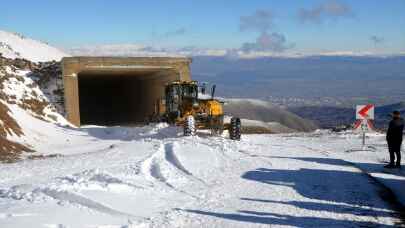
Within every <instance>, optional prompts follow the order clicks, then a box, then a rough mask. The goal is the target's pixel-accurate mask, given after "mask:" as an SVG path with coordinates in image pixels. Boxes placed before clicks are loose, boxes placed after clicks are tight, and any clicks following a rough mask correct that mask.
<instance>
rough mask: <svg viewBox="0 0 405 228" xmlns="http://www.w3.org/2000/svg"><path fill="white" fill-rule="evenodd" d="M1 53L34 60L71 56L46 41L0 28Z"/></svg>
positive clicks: (42, 60) (12, 57)
mask: <svg viewBox="0 0 405 228" xmlns="http://www.w3.org/2000/svg"><path fill="white" fill-rule="evenodd" d="M0 53H1V54H2V55H3V56H4V57H6V58H11V59H15V58H24V59H28V60H31V61H33V62H47V61H53V60H55V61H60V60H61V59H62V58H63V57H66V56H69V55H67V54H66V53H63V52H62V51H60V50H58V49H57V48H54V47H51V46H49V45H48V44H46V43H42V42H40V41H37V40H33V39H30V38H26V37H24V36H22V35H20V34H17V33H10V32H6V31H2V30H0Z"/></svg>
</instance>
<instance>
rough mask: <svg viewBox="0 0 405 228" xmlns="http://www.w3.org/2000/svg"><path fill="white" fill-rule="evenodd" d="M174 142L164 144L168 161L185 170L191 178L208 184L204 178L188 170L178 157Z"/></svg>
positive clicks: (182, 170)
mask: <svg viewBox="0 0 405 228" xmlns="http://www.w3.org/2000/svg"><path fill="white" fill-rule="evenodd" d="M174 146H175V144H174V143H167V144H165V145H164V152H165V159H166V161H168V162H169V163H170V164H171V165H172V166H174V167H175V168H177V169H178V170H180V171H181V172H183V173H184V174H185V175H187V176H188V177H189V178H191V179H193V180H196V181H198V182H201V183H202V184H204V185H207V183H205V181H204V180H202V179H200V178H198V177H196V176H194V175H193V174H192V173H191V172H190V171H188V170H187V169H186V168H185V167H184V166H183V164H182V163H181V162H180V160H179V158H178V157H177V155H176V153H175V150H174Z"/></svg>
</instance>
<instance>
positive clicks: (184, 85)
mask: <svg viewBox="0 0 405 228" xmlns="http://www.w3.org/2000/svg"><path fill="white" fill-rule="evenodd" d="M199 92H202V93H199ZM205 92H206V85H203V86H199V85H198V83H197V82H196V81H175V82H172V83H169V84H168V85H166V88H165V110H166V111H165V115H164V116H165V119H166V121H167V122H169V123H172V124H176V125H178V126H183V130H184V135H186V136H189V135H194V134H196V131H197V129H208V130H211V134H213V135H221V134H222V132H223V131H224V130H228V131H229V136H230V138H231V139H232V140H240V138H241V121H240V119H239V118H237V117H232V118H231V121H230V123H227V124H224V112H223V103H222V102H220V101H219V100H218V99H215V98H214V94H215V85H214V86H213V87H212V89H211V94H210V95H208V94H206V93H205Z"/></svg>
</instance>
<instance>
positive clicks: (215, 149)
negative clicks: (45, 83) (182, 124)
mask: <svg viewBox="0 0 405 228" xmlns="http://www.w3.org/2000/svg"><path fill="white" fill-rule="evenodd" d="M10 108H11V109H12V112H13V114H14V116H15V117H16V118H17V119H19V120H21V121H20V124H21V127H22V128H23V129H24V132H25V135H26V136H25V137H24V140H25V141H26V142H27V143H29V144H31V145H33V147H34V149H35V150H36V151H37V152H36V153H35V154H36V155H38V154H43V155H48V156H49V155H51V154H58V156H54V157H48V158H44V159H24V160H22V161H20V162H17V163H12V164H2V165H0V227H268V226H269V225H271V226H272V227H273V226H274V227H356V226H367V227H370V226H372V227H377V226H381V227H394V226H397V225H398V224H399V222H400V221H399V220H398V218H397V217H396V216H395V213H394V211H393V208H392V205H390V204H389V203H387V202H385V201H384V200H383V199H382V198H380V196H379V193H380V192H381V191H382V189H381V188H380V186H379V185H378V184H375V180H372V179H371V178H370V177H368V176H367V175H366V174H365V172H364V171H365V170H366V171H368V170H369V169H368V167H374V169H373V172H372V175H374V176H375V177H376V179H377V180H380V181H381V182H384V181H386V182H387V183H388V184H389V183H392V184H393V185H394V186H397V187H398V189H400V188H401V187H402V189H403V183H404V176H403V174H397V173H394V174H387V173H383V172H382V170H383V169H382V168H381V167H382V164H381V162H382V159H385V158H386V157H387V152H386V151H385V150H386V148H385V146H384V137H383V135H380V134H369V135H368V139H367V141H368V142H369V144H370V146H372V147H373V148H376V149H375V151H373V152H370V151H365V152H361V151H360V152H347V151H351V149H353V148H357V147H358V145H359V144H360V142H361V141H360V138H359V136H358V135H354V134H353V133H344V134H331V133H329V132H326V131H317V132H314V133H294V134H278V135H244V136H243V138H242V141H231V140H229V139H227V136H226V134H224V136H223V137H211V136H209V135H207V134H206V133H204V132H203V133H199V134H198V135H197V136H192V137H183V136H181V129H178V128H176V127H171V126H168V125H167V124H155V125H149V126H145V127H99V126H84V127H83V128H80V129H79V128H71V127H61V126H58V125H54V124H51V123H47V122H44V121H41V120H38V119H35V118H33V117H32V116H31V115H29V114H27V113H26V112H24V111H22V110H21V109H19V108H18V107H17V106H11V107H10ZM27 155H29V154H27ZM400 192H401V191H400Z"/></svg>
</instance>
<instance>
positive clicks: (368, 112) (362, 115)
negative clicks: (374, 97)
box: [356, 104, 374, 120]
mask: <svg viewBox="0 0 405 228" xmlns="http://www.w3.org/2000/svg"><path fill="white" fill-rule="evenodd" d="M356 119H358V120H374V105H372V104H368V105H357V106H356Z"/></svg>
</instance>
